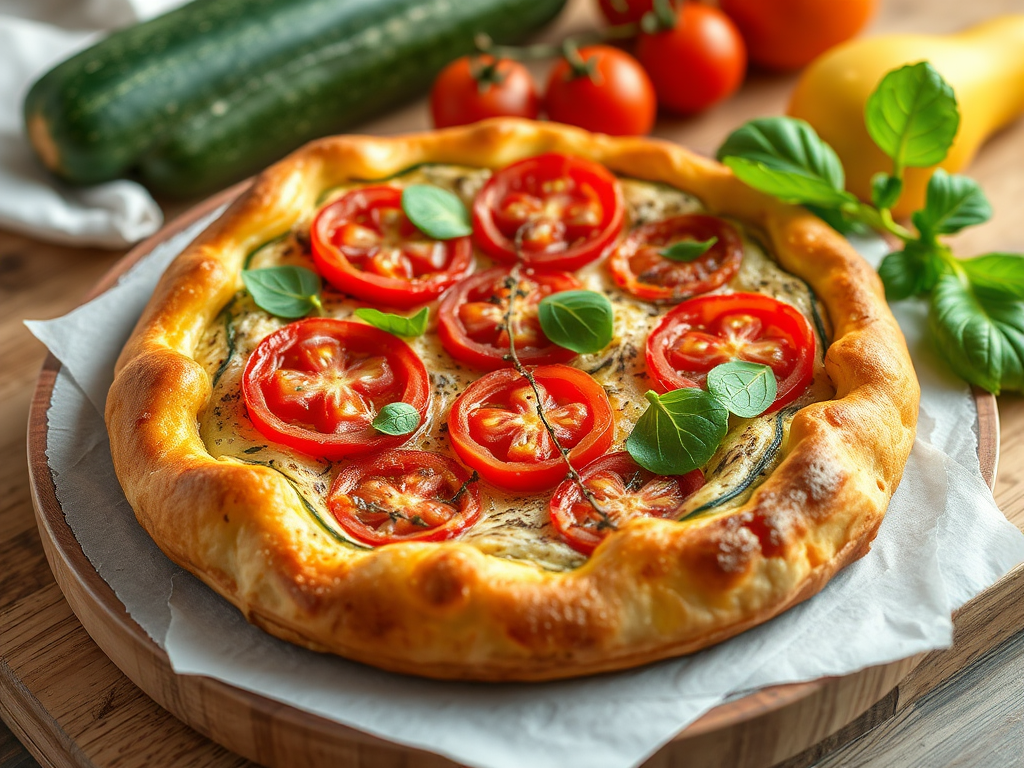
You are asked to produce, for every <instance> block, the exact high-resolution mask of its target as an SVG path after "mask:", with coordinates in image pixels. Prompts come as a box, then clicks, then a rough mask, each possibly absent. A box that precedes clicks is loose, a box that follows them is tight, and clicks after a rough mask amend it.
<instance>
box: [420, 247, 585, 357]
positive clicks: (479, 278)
mask: <svg viewBox="0 0 1024 768" xmlns="http://www.w3.org/2000/svg"><path fill="white" fill-rule="evenodd" d="M508 276H509V269H507V268H506V267H495V268H493V269H488V270H486V271H484V272H481V273H479V274H476V275H473V276H472V277H469V278H467V279H465V280H463V281H462V282H461V283H459V284H458V285H457V286H456V287H455V288H453V289H452V290H451V291H449V292H448V293H447V294H445V297H444V298H443V299H442V300H441V307H440V311H439V312H438V326H437V335H438V336H439V337H440V339H441V344H442V345H443V346H444V348H445V350H447V352H448V354H449V355H451V356H452V357H454V358H455V359H456V360H461V361H462V362H464V363H466V364H467V365H472V366H473V367H475V368H483V369H485V370H488V371H493V370H495V369H497V368H505V367H507V366H509V365H511V363H510V362H509V361H508V360H507V359H506V356H507V355H508V354H509V333H508V329H507V328H506V327H505V314H506V313H507V312H508V303H509V297H510V296H511V294H512V290H511V287H510V284H509V281H508ZM582 287H583V285H582V284H581V283H580V281H579V280H577V279H576V278H575V277H573V276H572V275H571V274H569V273H568V272H542V271H538V270H533V269H524V270H522V275H521V276H520V279H519V285H518V289H519V292H518V293H517V294H516V302H515V313H514V316H513V318H512V328H513V330H514V333H515V340H516V355H518V356H519V360H520V361H521V362H522V363H523V364H524V365H543V364H547V363H566V362H568V361H570V360H572V359H573V358H574V357H576V353H575V352H573V351H572V350H571V349H566V348H565V347H560V346H558V345H557V344H554V343H552V342H551V341H548V337H547V336H545V335H544V331H543V330H541V327H540V318H539V316H538V310H537V305H538V304H540V301H541V299H543V298H544V297H545V296H550V295H551V294H553V293H558V292H559V291H573V290H576V289H578V288H582Z"/></svg>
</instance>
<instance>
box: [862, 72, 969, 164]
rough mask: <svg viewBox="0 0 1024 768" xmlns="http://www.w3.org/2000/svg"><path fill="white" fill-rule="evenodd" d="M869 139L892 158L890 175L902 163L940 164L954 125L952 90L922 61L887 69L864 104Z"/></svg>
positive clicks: (956, 124) (956, 121) (956, 115)
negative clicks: (890, 69) (890, 70)
mask: <svg viewBox="0 0 1024 768" xmlns="http://www.w3.org/2000/svg"><path fill="white" fill-rule="evenodd" d="M864 122H865V125H866V126H867V129H868V133H869V134H870V135H871V139H872V140H873V141H874V142H875V144H877V145H878V146H879V148H880V149H881V150H882V151H883V152H885V154H887V155H888V156H889V157H891V158H892V161H893V164H894V167H895V169H896V170H895V173H894V175H895V176H901V175H902V169H903V168H905V167H907V166H912V167H915V168H924V167H926V166H929V165H935V164H936V163H939V162H942V160H943V159H945V157H946V153H948V152H949V147H950V145H952V143H953V137H954V136H956V131H957V128H958V127H959V125H960V110H959V109H958V108H957V104H956V96H955V95H954V94H953V89H952V88H951V87H950V86H949V83H947V82H946V81H945V80H943V79H942V75H940V74H939V73H938V72H936V71H935V68H934V67H933V66H932V65H931V64H929V63H928V62H927V61H922V62H918V63H917V64H909V65H907V66H905V67H900V68H899V69H896V70H893V71H892V72H889V73H888V74H887V75H886V76H885V77H883V78H882V81H881V82H880V83H879V84H878V86H877V87H876V88H875V90H874V92H872V94H871V95H870V96H869V97H868V100H867V103H866V104H865V105H864Z"/></svg>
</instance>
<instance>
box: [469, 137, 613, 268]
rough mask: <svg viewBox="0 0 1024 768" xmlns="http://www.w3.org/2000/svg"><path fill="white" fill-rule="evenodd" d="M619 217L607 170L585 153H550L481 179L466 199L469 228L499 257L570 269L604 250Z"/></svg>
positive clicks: (585, 262)
mask: <svg viewBox="0 0 1024 768" xmlns="http://www.w3.org/2000/svg"><path fill="white" fill-rule="evenodd" d="M622 218H623V203H622V193H621V192H620V191H619V183H618V181H617V180H616V179H615V176H613V175H612V174H611V173H610V172H609V171H608V170H607V169H605V168H604V167H603V166H601V165H598V164H597V163H594V162H591V161H590V160H584V159H583V158H580V157H573V156H571V155H560V154H555V153H551V154H547V155H537V156H536V157H528V158H526V159H525V160H520V161H519V162H518V163H513V164H512V165H509V166H507V167H505V168H502V169H501V170H500V171H498V172H497V173H495V174H494V175H493V176H491V178H490V179H488V181H487V183H486V184H484V186H483V189H481V190H480V193H479V194H478V195H477V196H476V201H475V202H474V203H473V236H474V238H475V239H476V242H477V245H479V246H480V248H481V249H482V250H483V251H484V252H485V253H487V254H488V255H489V256H492V257H493V258H495V259H497V260H499V261H506V262H515V261H517V260H519V259H521V260H522V261H523V262H525V263H526V264H528V265H530V266H533V267H546V268H549V269H565V270H574V269H579V268H580V267H582V266H583V265H584V264H588V263H589V262H591V261H593V260H594V259H596V258H598V257H599V256H600V255H601V254H602V253H604V250H605V249H606V248H607V247H608V246H609V245H610V244H611V243H612V241H613V240H615V237H616V236H617V235H618V234H619V230H621V229H622ZM517 244H518V247H517Z"/></svg>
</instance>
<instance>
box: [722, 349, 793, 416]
mask: <svg viewBox="0 0 1024 768" xmlns="http://www.w3.org/2000/svg"><path fill="white" fill-rule="evenodd" d="M708 392H709V393H710V394H712V395H714V397H716V398H717V399H718V402H720V403H721V404H722V405H724V406H725V407H726V408H728V409H729V412H730V413H735V414H736V415H737V416H742V417H743V418H746V419H749V418H753V417H754V416H760V415H761V414H762V413H764V412H765V410H766V409H767V408H768V406H769V405H771V404H772V403H773V402H775V395H776V394H777V393H778V382H777V381H776V380H775V374H774V373H773V372H772V369H771V368H769V367H768V366H767V365H761V364H760V363H747V362H743V361H742V360H734V361H732V362H729V363H722V364H721V365H718V366H715V367H714V368H712V369H711V370H710V371H709V372H708Z"/></svg>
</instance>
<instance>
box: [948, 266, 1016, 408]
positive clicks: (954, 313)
mask: <svg viewBox="0 0 1024 768" xmlns="http://www.w3.org/2000/svg"><path fill="white" fill-rule="evenodd" d="M929 323H930V325H931V328H932V334H933V335H934V336H935V341H936V346H937V347H938V350H939V353H940V354H941V355H942V356H943V357H945V358H946V360H947V361H948V362H949V364H950V366H951V367H952V368H953V370H954V371H955V372H956V373H957V375H959V376H960V377H961V378H964V379H966V380H967V381H969V382H970V383H972V384H977V385H978V386H979V387H982V388H983V389H986V390H988V391H989V392H992V393H993V394H996V395H998V394H999V392H1000V390H1002V389H1004V388H1005V389H1012V390H1017V391H1020V390H1024V304H1022V303H1021V302H1019V301H1015V300H1010V299H1007V298H1006V297H1005V296H1002V295H999V294H994V293H992V292H988V291H985V290H984V289H981V290H972V289H971V288H969V287H968V286H966V285H964V283H963V282H962V281H961V280H960V279H959V277H957V276H956V275H952V274H946V275H942V276H941V277H940V278H939V281H938V283H936V285H935V290H934V291H932V301H931V313H930V315H929Z"/></svg>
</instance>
